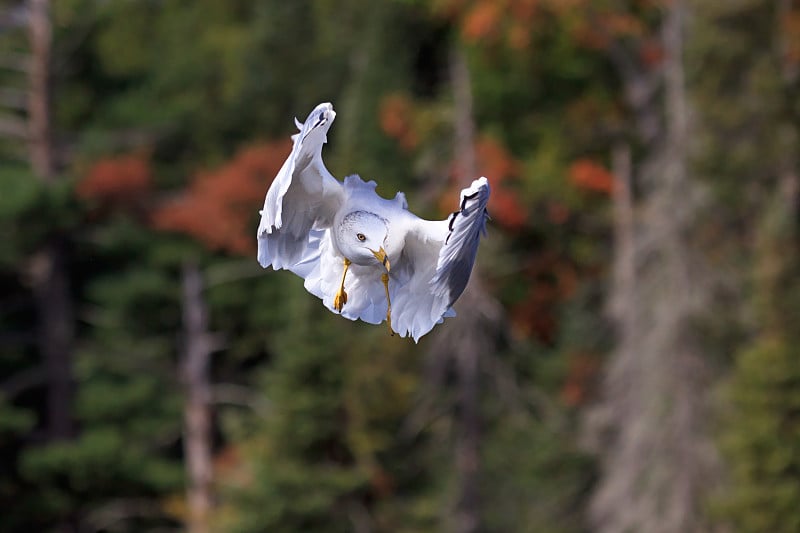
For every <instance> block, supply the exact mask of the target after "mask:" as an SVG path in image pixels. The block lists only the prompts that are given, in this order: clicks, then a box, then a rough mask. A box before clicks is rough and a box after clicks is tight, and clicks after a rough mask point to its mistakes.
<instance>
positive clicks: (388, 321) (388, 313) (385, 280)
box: [381, 266, 394, 337]
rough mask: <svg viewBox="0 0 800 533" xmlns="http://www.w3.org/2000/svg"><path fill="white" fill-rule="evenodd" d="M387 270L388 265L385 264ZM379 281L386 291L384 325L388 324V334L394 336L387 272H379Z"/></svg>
mask: <svg viewBox="0 0 800 533" xmlns="http://www.w3.org/2000/svg"><path fill="white" fill-rule="evenodd" d="M387 270H388V266H387ZM381 281H382V282H383V288H384V290H385V291H386V305H387V307H386V325H387V326H389V335H391V336H393V337H394V330H393V329H392V300H391V298H389V274H388V272H384V273H383V274H381Z"/></svg>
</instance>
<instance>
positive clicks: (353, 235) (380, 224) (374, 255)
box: [338, 211, 391, 271]
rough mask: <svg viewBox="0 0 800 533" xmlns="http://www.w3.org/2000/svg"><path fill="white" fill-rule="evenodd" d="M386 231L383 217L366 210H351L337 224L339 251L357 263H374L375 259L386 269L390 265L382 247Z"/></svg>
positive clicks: (386, 226)
mask: <svg viewBox="0 0 800 533" xmlns="http://www.w3.org/2000/svg"><path fill="white" fill-rule="evenodd" d="M388 231H389V228H388V225H387V223H386V219H384V218H383V217H380V216H378V215H376V214H375V213H370V212H368V211H353V212H352V213H349V214H347V215H346V216H345V217H344V218H343V219H342V222H341V224H339V232H338V233H339V234H338V237H339V239H338V241H339V246H340V248H341V252H342V253H343V254H344V256H345V257H346V258H348V259H349V260H350V261H352V262H353V263H355V264H357V265H365V266H366V265H374V264H375V262H376V261H377V262H378V263H380V264H381V265H383V266H384V268H386V270H387V271H388V270H389V269H390V268H391V265H390V264H389V258H388V257H387V255H386V250H385V248H384V246H385V245H386V237H387V234H388Z"/></svg>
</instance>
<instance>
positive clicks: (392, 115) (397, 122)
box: [379, 93, 419, 151]
mask: <svg viewBox="0 0 800 533" xmlns="http://www.w3.org/2000/svg"><path fill="white" fill-rule="evenodd" d="M412 112H413V108H412V103H411V100H409V98H408V97H407V96H405V95H403V94H399V93H395V94H390V95H387V96H385V97H384V98H383V100H382V101H381V106H380V112H379V120H380V125H381V129H382V130H383V132H384V133H385V134H386V135H388V136H389V137H391V138H393V139H396V140H397V142H398V143H399V144H400V146H401V147H402V148H403V150H405V151H410V150H413V149H414V148H415V147H416V146H417V144H418V143H419V136H418V135H417V132H416V130H415V129H414V125H413V121H412Z"/></svg>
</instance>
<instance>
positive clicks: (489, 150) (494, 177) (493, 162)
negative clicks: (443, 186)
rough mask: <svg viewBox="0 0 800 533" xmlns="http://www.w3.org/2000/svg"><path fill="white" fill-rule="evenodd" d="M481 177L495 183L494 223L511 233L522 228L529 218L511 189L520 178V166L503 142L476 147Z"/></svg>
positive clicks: (483, 141)
mask: <svg viewBox="0 0 800 533" xmlns="http://www.w3.org/2000/svg"><path fill="white" fill-rule="evenodd" d="M475 155H476V158H477V164H478V174H479V175H481V176H486V177H488V178H489V180H491V184H492V196H491V198H490V199H489V212H490V213H491V214H492V217H493V218H494V220H496V221H497V222H498V223H499V224H500V225H502V226H504V227H506V228H507V229H510V230H517V229H519V228H521V227H522V226H523V225H524V224H525V221H526V220H527V218H528V213H527V211H526V209H525V207H524V206H523V205H522V203H521V202H520V200H519V196H518V195H517V194H516V193H515V192H514V190H513V189H511V188H510V187H509V185H510V182H511V181H513V180H515V179H517V178H518V177H519V172H520V165H519V162H518V161H517V160H516V159H514V157H513V156H512V155H511V154H510V153H509V152H508V150H507V149H506V148H505V147H504V146H503V145H501V144H500V143H499V142H497V141H495V140H494V139H491V138H489V137H482V138H480V139H478V141H477V142H476V143H475Z"/></svg>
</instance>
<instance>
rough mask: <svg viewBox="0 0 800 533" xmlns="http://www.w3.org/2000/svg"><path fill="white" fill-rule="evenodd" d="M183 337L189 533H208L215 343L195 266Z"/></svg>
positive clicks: (186, 271) (188, 282)
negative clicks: (212, 360) (211, 377)
mask: <svg viewBox="0 0 800 533" xmlns="http://www.w3.org/2000/svg"><path fill="white" fill-rule="evenodd" d="M183 337H184V353H183V356H182V358H181V374H182V378H183V383H184V387H185V400H184V409H183V420H184V435H183V448H184V460H185V462H186V473H187V488H186V498H187V504H188V515H189V516H188V521H187V522H188V523H187V531H189V533H207V532H208V531H209V523H208V521H209V514H210V511H211V506H212V495H211V489H212V477H213V471H212V458H211V384H210V377H209V374H210V372H209V366H210V362H211V352H212V349H213V346H212V344H213V342H212V339H211V336H210V334H209V331H208V308H207V305H206V302H205V299H204V296H203V276H202V274H201V272H200V269H199V268H198V266H197V265H196V264H194V263H188V264H186V265H184V268H183Z"/></svg>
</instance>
